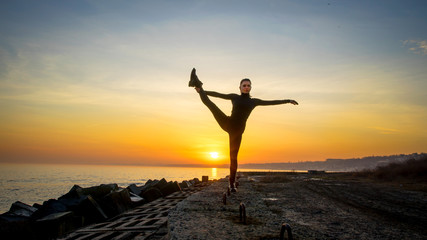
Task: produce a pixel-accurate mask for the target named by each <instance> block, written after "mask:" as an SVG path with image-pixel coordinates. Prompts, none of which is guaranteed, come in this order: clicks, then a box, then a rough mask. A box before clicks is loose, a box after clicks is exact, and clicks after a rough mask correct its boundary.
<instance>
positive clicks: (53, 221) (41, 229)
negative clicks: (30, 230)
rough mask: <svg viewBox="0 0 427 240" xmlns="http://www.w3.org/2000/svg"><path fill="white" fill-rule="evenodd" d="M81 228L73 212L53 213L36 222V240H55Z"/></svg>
mask: <svg viewBox="0 0 427 240" xmlns="http://www.w3.org/2000/svg"><path fill="white" fill-rule="evenodd" d="M78 227H81V219H80V221H78V220H77V221H76V218H75V217H74V214H73V212H71V211H69V212H61V213H53V214H50V215H48V216H45V217H43V218H41V219H38V220H37V221H36V229H37V238H38V239H56V238H58V237H62V236H65V235H66V234H67V233H69V232H71V231H73V230H74V229H76V228H78Z"/></svg>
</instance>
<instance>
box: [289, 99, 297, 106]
mask: <svg viewBox="0 0 427 240" xmlns="http://www.w3.org/2000/svg"><path fill="white" fill-rule="evenodd" d="M289 103H291V104H293V105H298V102H297V101H295V100H292V99H289Z"/></svg>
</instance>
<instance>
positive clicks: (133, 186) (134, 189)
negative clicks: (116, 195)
mask: <svg viewBox="0 0 427 240" xmlns="http://www.w3.org/2000/svg"><path fill="white" fill-rule="evenodd" d="M127 189H128V190H129V192H130V193H134V194H136V195H138V196H139V195H140V194H141V192H142V190H143V189H144V187H138V186H136V184H131V185H129V186H128V187H127Z"/></svg>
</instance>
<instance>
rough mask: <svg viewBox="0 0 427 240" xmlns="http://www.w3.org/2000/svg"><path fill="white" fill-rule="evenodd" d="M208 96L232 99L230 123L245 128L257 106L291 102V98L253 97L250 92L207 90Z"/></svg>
mask: <svg viewBox="0 0 427 240" xmlns="http://www.w3.org/2000/svg"><path fill="white" fill-rule="evenodd" d="M205 92H206V94H207V95H208V96H212V97H218V98H222V99H228V100H231V103H232V104H233V108H232V110H231V116H230V121H231V122H230V123H231V124H232V126H233V127H236V128H240V129H241V130H244V128H245V126H246V121H247V119H248V117H249V115H250V114H251V112H252V110H253V109H254V108H255V107H256V106H267V105H278V104H284V103H289V100H261V99H258V98H251V97H250V96H249V94H245V93H242V94H241V95H238V94H234V93H231V94H223V93H218V92H213V91H205Z"/></svg>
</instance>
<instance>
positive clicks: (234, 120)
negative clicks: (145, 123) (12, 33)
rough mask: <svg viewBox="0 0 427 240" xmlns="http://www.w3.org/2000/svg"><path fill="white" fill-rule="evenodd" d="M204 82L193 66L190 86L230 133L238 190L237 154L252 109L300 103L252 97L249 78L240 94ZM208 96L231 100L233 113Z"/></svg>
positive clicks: (242, 83)
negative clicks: (208, 87)
mask: <svg viewBox="0 0 427 240" xmlns="http://www.w3.org/2000/svg"><path fill="white" fill-rule="evenodd" d="M202 85H203V83H202V82H201V81H200V80H199V78H198V77H197V75H196V69H195V68H193V70H192V71H191V76H190V82H189V83H188V86H189V87H195V89H196V91H197V92H198V93H199V95H200V99H201V100H202V102H203V103H204V104H205V105H206V106H207V107H208V108H209V110H210V111H211V112H212V114H213V116H214V118H215V119H216V121H217V122H218V124H219V126H220V127H221V128H222V129H223V130H224V131H226V132H227V133H228V136H229V143H230V177H229V183H230V190H231V191H232V192H236V185H235V182H236V172H237V154H238V153H239V148H240V143H241V141H242V134H243V132H244V131H245V127H246V121H247V119H248V117H249V115H250V114H251V112H252V110H253V109H254V108H255V107H256V106H266V105H278V104H285V103H291V104H294V105H298V103H297V102H296V101H295V100H291V99H286V100H269V101H267V100H261V99H257V98H251V96H250V95H249V93H250V91H251V87H252V86H251V80H249V79H248V78H245V79H242V80H241V81H240V87H239V89H240V95H238V94H222V93H217V92H212V91H205V90H203V88H202ZM208 96H212V97H218V98H222V99H228V100H231V103H232V104H233V108H232V111H231V115H230V116H227V115H225V114H224V113H223V112H222V111H221V110H220V109H219V108H218V107H217V106H216V105H215V104H214V103H213V102H212V101H211V100H210V99H209V97H208Z"/></svg>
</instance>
